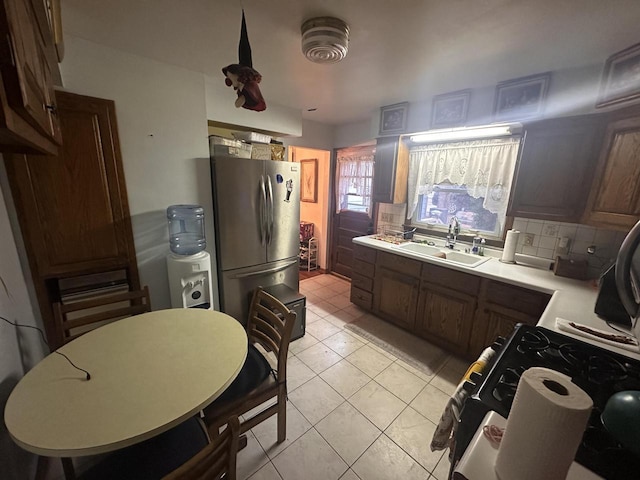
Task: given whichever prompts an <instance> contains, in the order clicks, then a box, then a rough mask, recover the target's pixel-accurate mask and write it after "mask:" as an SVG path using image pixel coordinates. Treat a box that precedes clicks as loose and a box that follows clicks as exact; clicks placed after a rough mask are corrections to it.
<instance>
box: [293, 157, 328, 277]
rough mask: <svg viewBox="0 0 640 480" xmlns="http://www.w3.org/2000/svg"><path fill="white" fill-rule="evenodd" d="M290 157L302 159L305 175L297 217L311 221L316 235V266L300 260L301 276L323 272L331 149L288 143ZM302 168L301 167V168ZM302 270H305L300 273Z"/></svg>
mask: <svg viewBox="0 0 640 480" xmlns="http://www.w3.org/2000/svg"><path fill="white" fill-rule="evenodd" d="M289 156H290V160H291V161H293V162H298V163H301V166H302V162H304V171H305V172H304V173H305V175H306V176H307V178H306V181H307V185H306V186H305V189H304V190H303V189H302V187H303V185H302V182H303V181H305V179H303V178H302V174H301V185H300V188H301V192H303V191H304V195H301V199H300V221H301V222H308V223H313V237H314V238H315V239H316V245H317V254H316V258H317V268H315V269H313V270H311V271H308V268H313V267H309V266H308V262H303V261H301V262H300V272H301V276H300V278H301V279H302V278H306V277H307V276H311V275H315V274H319V273H325V272H327V271H328V270H329V262H328V261H327V252H328V246H329V243H328V242H329V238H330V237H329V208H330V207H329V205H330V198H329V188H330V186H331V185H330V171H331V152H330V151H328V150H317V149H313V148H304V147H294V146H290V147H289ZM301 170H302V169H301ZM310 174H313V175H312V176H315V179H314V178H311V180H312V181H311V182H310V184H311V189H312V190H315V191H312V192H310V191H309V185H308V183H309V180H310V178H308V177H309V175H310ZM303 270H304V272H306V273H303Z"/></svg>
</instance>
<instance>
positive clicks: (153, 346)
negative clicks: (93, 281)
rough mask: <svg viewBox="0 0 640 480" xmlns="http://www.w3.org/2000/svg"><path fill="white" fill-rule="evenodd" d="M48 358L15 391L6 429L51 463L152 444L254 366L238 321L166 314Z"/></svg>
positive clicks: (83, 340)
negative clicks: (144, 442) (145, 442)
mask: <svg viewBox="0 0 640 480" xmlns="http://www.w3.org/2000/svg"><path fill="white" fill-rule="evenodd" d="M59 351H60V352H62V353H64V354H65V355H67V356H68V357H69V358H70V359H71V360H72V361H73V362H74V363H75V364H76V365H77V366H79V367H81V368H84V369H85V370H87V371H89V373H90V374H91V379H90V380H86V379H85V374H84V373H83V372H80V371H78V370H76V369H74V368H73V367H72V366H71V365H69V363H68V362H67V361H66V360H65V359H64V358H63V357H62V356H60V355H56V354H53V353H52V354H50V355H48V356H47V357H46V358H45V359H43V360H42V361H41V362H40V363H39V364H37V365H36V366H35V367H34V368H33V369H31V371H29V373H27V374H26V375H25V376H24V377H23V378H22V380H20V382H19V383H18V385H16V387H15V388H14V390H13V392H11V395H10V396H9V399H8V401H7V404H6V407H5V411H4V419H5V424H6V426H7V429H8V430H9V433H10V434H11V437H12V438H13V439H14V440H15V442H16V443H17V444H18V445H20V446H21V447H23V448H24V449H25V450H28V451H31V452H33V453H37V454H39V455H44V456H50V457H76V456H83V455H93V454H98V453H104V452H109V451H112V450H116V449H118V448H123V447H126V446H129V445H133V444H135V443H138V442H140V441H142V440H145V439H148V438H151V437H154V436H155V435H158V434H159V433H162V432H164V431H166V430H168V429H170V428H171V427H173V426H175V425H178V424H179V423H181V422H182V421H183V420H186V419H187V418H189V417H190V416H192V415H194V414H196V412H198V411H199V410H201V409H202V408H204V407H205V406H207V405H208V404H209V403H211V402H212V401H213V400H215V399H216V398H217V397H218V396H219V395H220V394H221V393H222V392H223V391H224V390H225V389H226V388H227V386H228V385H229V384H230V383H231V382H232V381H233V380H234V379H235V377H236V376H237V375H238V373H239V372H240V369H241V368H242V365H243V364H244V361H245V358H246V356H247V336H246V333H245V330H244V328H243V327H242V325H241V324H240V323H239V322H238V321H236V320H235V319H234V318H232V317H230V316H228V315H226V314H224V313H221V312H215V311H211V310H201V309H170V310H158V311H154V312H150V313H144V314H141V315H135V316H133V317H129V318H125V319H123V320H119V321H117V322H114V323H111V324H108V325H106V326H103V327H100V328H98V329H96V330H93V331H91V332H89V333H86V334H84V335H82V336H81V337H78V338H77V339H76V340H74V341H72V342H70V343H68V344H67V345H65V346H63V347H61V348H60V349H59Z"/></svg>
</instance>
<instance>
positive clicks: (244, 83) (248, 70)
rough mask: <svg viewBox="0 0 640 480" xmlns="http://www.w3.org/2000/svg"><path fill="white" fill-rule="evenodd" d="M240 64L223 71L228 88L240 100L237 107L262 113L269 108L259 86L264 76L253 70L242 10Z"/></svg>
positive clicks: (229, 66) (233, 64) (237, 100)
mask: <svg viewBox="0 0 640 480" xmlns="http://www.w3.org/2000/svg"><path fill="white" fill-rule="evenodd" d="M238 60H239V63H232V64H231V65H228V66H226V67H224V68H223V69H222V73H223V74H224V76H225V77H227V78H226V79H225V83H226V85H227V86H229V87H231V86H233V89H234V90H235V91H236V94H237V95H238V98H237V99H236V102H235V105H236V107H238V108H240V107H242V108H246V109H248V110H254V111H256V112H261V111H263V110H265V109H266V108H267V104H266V103H265V101H264V98H262V93H261V92H260V87H259V86H258V84H259V83H260V81H261V80H262V75H260V73H258V72H257V71H256V70H254V69H253V60H252V58H251V45H250V44H249V34H248V33H247V22H246V20H245V17H244V8H243V9H242V26H241V28H240V43H239V45H238Z"/></svg>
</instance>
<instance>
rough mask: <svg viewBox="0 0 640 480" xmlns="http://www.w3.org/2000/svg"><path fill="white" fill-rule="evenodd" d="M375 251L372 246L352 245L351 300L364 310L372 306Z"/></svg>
mask: <svg viewBox="0 0 640 480" xmlns="http://www.w3.org/2000/svg"><path fill="white" fill-rule="evenodd" d="M376 256H377V253H376V251H375V250H374V249H373V248H368V247H363V246H362V245H354V246H353V262H352V265H353V273H352V276H351V302H352V303H354V304H356V305H358V306H359V307H362V308H364V309H366V310H371V309H372V307H373V303H372V301H373V277H374V274H375V263H376Z"/></svg>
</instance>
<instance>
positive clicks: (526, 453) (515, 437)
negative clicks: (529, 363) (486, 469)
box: [495, 367, 593, 480]
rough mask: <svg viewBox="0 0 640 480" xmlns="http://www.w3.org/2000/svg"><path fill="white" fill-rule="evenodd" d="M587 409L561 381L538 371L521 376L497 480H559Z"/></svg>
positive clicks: (583, 398)
mask: <svg viewBox="0 0 640 480" xmlns="http://www.w3.org/2000/svg"><path fill="white" fill-rule="evenodd" d="M592 407H593V401H592V400H591V398H590V397H589V395H587V394H586V393H585V392H584V390H582V389H581V388H580V387H578V386H577V385H575V384H574V383H571V379H570V378H569V377H567V376H566V375H563V374H561V373H559V372H556V371H554V370H549V369H548V368H542V367H533V368H530V369H528V370H527V371H525V372H524V374H523V375H522V377H521V378H520V381H519V383H518V388H517V389H516V395H515V398H514V400H513V406H512V407H511V412H510V413H509V419H508V420H507V427H506V429H505V432H504V436H503V438H502V442H501V443H500V449H499V450H498V456H497V458H496V466H495V470H496V474H497V475H498V478H499V479H500V480H564V479H565V478H566V477H567V472H568V471H569V467H570V465H571V463H572V462H573V459H574V457H575V455H576V451H577V450H578V445H579V444H580V441H581V439H582V435H583V434H584V430H585V428H586V426H587V422H588V420H589V415H590V414H591V408H592Z"/></svg>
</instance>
